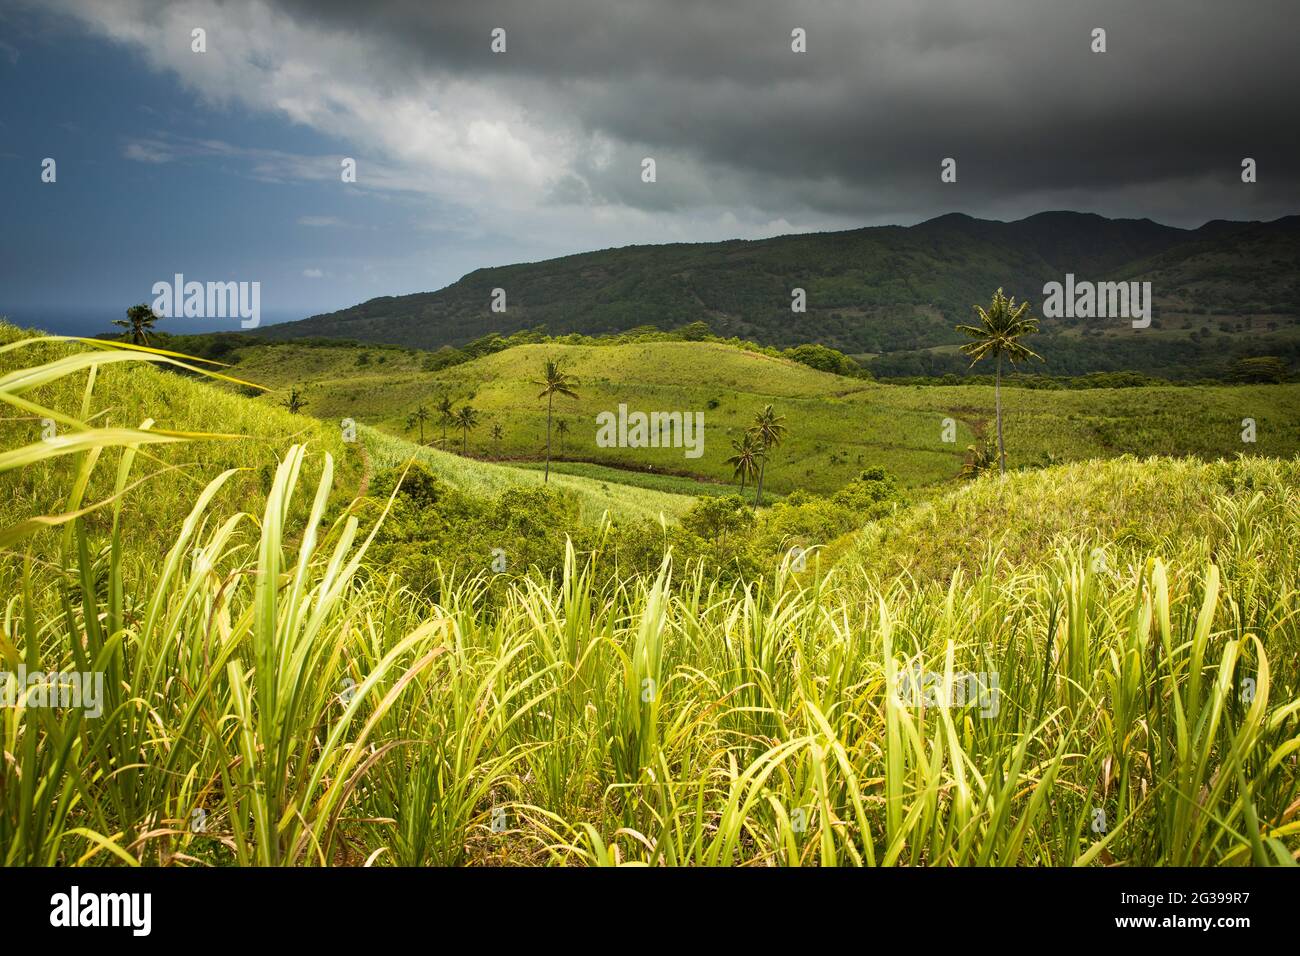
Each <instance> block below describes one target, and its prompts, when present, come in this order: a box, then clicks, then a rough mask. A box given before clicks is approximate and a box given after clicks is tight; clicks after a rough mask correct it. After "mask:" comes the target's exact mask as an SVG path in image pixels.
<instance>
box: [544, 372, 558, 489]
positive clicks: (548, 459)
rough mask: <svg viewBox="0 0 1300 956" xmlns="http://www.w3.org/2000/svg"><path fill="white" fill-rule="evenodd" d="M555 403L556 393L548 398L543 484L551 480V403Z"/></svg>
mask: <svg viewBox="0 0 1300 956" xmlns="http://www.w3.org/2000/svg"><path fill="white" fill-rule="evenodd" d="M554 401H555V395H554V393H552V394H550V395H547V396H546V476H545V477H544V478H542V484H547V483H548V482H550V480H551V403H552V402H554Z"/></svg>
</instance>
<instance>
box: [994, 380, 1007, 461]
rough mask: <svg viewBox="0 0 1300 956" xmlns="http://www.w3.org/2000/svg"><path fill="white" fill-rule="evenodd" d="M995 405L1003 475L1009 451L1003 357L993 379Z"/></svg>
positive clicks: (999, 454)
mask: <svg viewBox="0 0 1300 956" xmlns="http://www.w3.org/2000/svg"><path fill="white" fill-rule="evenodd" d="M993 405H994V407H995V408H996V409H997V419H998V467H999V468H1000V469H1001V474H1003V475H1005V474H1006V473H1007V449H1006V446H1005V445H1003V444H1002V356H1001V355H999V356H998V371H997V375H996V376H995V377H994V379H993Z"/></svg>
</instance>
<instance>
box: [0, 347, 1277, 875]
mask: <svg viewBox="0 0 1300 956" xmlns="http://www.w3.org/2000/svg"><path fill="white" fill-rule="evenodd" d="M0 334H2V335H3V341H4V343H5V346H4V347H5V349H6V350H5V351H3V352H0V363H3V364H0V402H3V403H4V404H5V405H6V407H8V408H9V409H10V410H11V414H12V415H13V416H14V417H12V418H10V419H7V420H6V421H4V422H3V423H0V427H3V428H4V432H3V433H2V435H3V438H4V444H3V446H0V447H2V448H3V450H0V476H3V477H4V480H5V481H6V484H7V487H8V488H9V489H11V491H12V492H13V493H12V494H11V495H10V496H7V497H6V500H5V502H4V504H3V508H4V509H5V510H4V512H3V521H2V522H0V529H4V530H3V532H2V533H3V535H4V540H3V542H0V544H3V546H4V547H5V548H6V550H5V551H3V552H2V553H0V593H3V594H5V595H6V600H5V603H4V608H3V629H2V630H0V656H2V657H3V667H2V668H0V669H3V670H4V671H5V672H6V677H5V680H6V685H5V688H4V689H5V692H6V693H7V694H8V693H10V692H12V693H13V694H14V695H15V699H16V703H17V702H21V705H20V706H12V707H6V708H3V709H2V710H0V733H3V735H4V752H5V755H6V766H7V770H6V773H5V774H4V776H3V777H0V850H2V851H3V854H4V862H5V863H6V864H7V865H50V864H89V865H109V864H112V865H123V864H157V865H214V866H223V865H231V864H241V865H247V864H261V865H268V866H275V865H320V866H327V865H362V864H370V865H379V866H385V865H412V866H419V865H429V864H442V865H455V864H466V863H480V864H490V863H498V864H500V863H507V864H543V865H547V864H579V865H582V864H587V865H609V864H616V863H647V864H656V865H685V864H711V865H730V864H739V865H805V864H821V865H836V864H845V865H860V864H865V865H971V864H974V865H990V864H992V865H1102V864H1106V865H1174V866H1181V865H1245V864H1254V865H1260V866H1264V865H1293V864H1294V862H1295V859H1296V857H1297V855H1300V819H1297V807H1298V806H1300V804H1298V803H1297V799H1296V798H1297V793H1298V792H1300V772H1298V771H1297V767H1296V763H1295V760H1294V759H1293V758H1294V754H1295V752H1296V750H1297V748H1300V613H1297V606H1296V601H1297V595H1298V594H1300V536H1298V535H1297V534H1296V530H1297V527H1298V526H1300V459H1292V460H1281V459H1278V458H1257V457H1252V458H1243V459H1240V460H1231V461H1228V460H1225V461H1219V462H1214V463H1203V462H1198V461H1195V460H1187V459H1184V460H1174V459H1170V458H1151V459H1149V460H1144V461H1135V460H1120V461H1113V462H1088V463H1081V464H1075V465H1067V466H1054V467H1051V468H1046V469H1043V470H1037V471H1031V472H1028V473H1023V474H1011V475H1008V476H1007V477H1005V478H1001V477H997V476H992V475H990V476H987V477H984V478H982V479H980V480H978V481H975V482H973V483H971V484H969V485H965V486H961V487H959V488H957V489H956V490H952V491H949V492H946V493H944V494H943V495H940V496H938V497H937V498H934V499H933V500H930V501H924V502H920V503H916V504H909V502H908V500H907V497H906V494H905V492H904V491H902V490H901V489H900V487H899V484H898V483H897V482H896V481H895V480H894V479H893V478H892V477H891V476H890V475H889V474H888V473H887V472H886V471H885V470H884V469H881V468H866V469H860V470H859V472H858V473H857V474H856V475H855V476H853V478H852V479H851V480H849V481H847V482H844V483H843V484H842V485H841V487H840V488H839V489H837V490H836V491H835V492H834V493H832V494H830V495H828V496H819V495H813V494H810V493H809V492H808V491H807V490H802V489H801V490H796V491H794V492H792V493H791V494H789V495H788V496H787V497H786V498H785V499H784V500H783V501H780V502H778V503H776V504H774V505H773V506H772V507H770V508H769V509H767V510H766V511H764V512H760V513H758V514H757V515H756V514H755V513H754V511H753V510H752V509H751V508H750V507H749V506H748V503H747V502H746V501H744V500H743V499H741V498H740V497H739V496H735V495H728V496H720V497H713V498H708V499H702V500H700V501H698V502H693V500H692V499H689V498H681V497H679V496H672V495H666V494H663V493H661V492H654V491H647V490H644V489H627V488H621V489H620V492H619V495H613V494H611V495H610V498H609V500H610V503H611V505H612V507H611V508H610V514H609V515H608V516H605V515H604V513H603V511H604V510H605V509H601V512H602V513H601V514H597V515H595V516H594V517H593V516H592V515H591V512H593V511H595V510H596V509H597V508H599V506H600V504H601V503H602V502H601V498H600V495H599V494H597V489H598V488H599V483H598V482H595V481H591V480H590V479H582V478H577V477H574V476H570V475H564V474H561V473H557V474H555V475H554V476H552V480H551V481H550V483H549V485H544V484H543V482H544V477H543V476H542V475H538V474H537V473H536V472H532V471H527V470H523V469H515V468H510V467H507V466H503V465H497V464H487V463H483V462H478V461H474V460H471V459H468V458H465V457H462V456H457V455H453V454H450V453H448V452H444V451H440V450H438V449H433V448H425V447H420V446H416V445H414V444H413V443H411V442H407V441H405V440H404V439H402V438H399V437H396V436H394V435H391V434H385V433H382V432H379V431H376V430H374V429H371V428H367V427H366V426H364V425H362V426H361V427H360V428H359V429H358V434H357V438H358V441H356V442H345V441H343V439H342V437H341V436H340V434H339V433H340V429H338V428H337V427H335V425H334V424H333V423H322V422H317V421H315V420H314V419H311V418H308V417H307V416H305V415H292V414H290V413H289V412H288V411H287V410H284V409H280V408H277V407H275V405H274V404H273V401H274V399H275V396H271V398H270V399H267V400H256V399H250V398H247V397H243V396H241V395H237V394H230V393H229V392H225V391H221V390H219V389H218V388H216V387H214V386H212V385H209V384H207V383H205V382H203V381H200V380H198V379H197V378H195V377H192V376H197V375H200V374H204V373H202V372H201V370H200V369H199V368H198V367H196V366H194V365H193V364H191V363H187V365H188V368H189V371H188V372H187V375H188V376H191V377H186V376H182V375H181V374H175V373H171V372H163V371H159V370H156V369H153V368H148V367H144V366H145V363H148V364H155V365H159V366H162V367H172V368H176V367H177V366H175V365H173V364H172V363H173V362H175V361H177V360H175V359H172V358H170V357H168V356H163V355H159V354H157V353H141V352H138V351H124V350H121V349H116V348H111V347H109V346H100V347H98V348H89V347H87V346H86V345H85V344H77V343H66V342H38V343H32V342H30V340H25V339H23V338H22V337H21V335H20V333H17V332H16V331H15V330H12V329H10V328H8V327H3V328H0ZM706 347H707V346H706ZM714 364H715V365H721V364H723V363H721V362H720V361H718V362H715V363H714ZM533 367H534V368H535V367H536V366H535V365H534V366H533ZM808 371H809V373H811V370H808ZM206 374H209V375H210V374H213V373H211V372H208V373H206ZM811 374H821V373H811ZM240 387H242V386H240ZM314 387H315V386H314ZM875 388H879V387H875ZM1277 388H1278V387H1277V386H1255V387H1253V388H1252V389H1247V390H1244V391H1246V392H1249V393H1252V394H1253V393H1258V394H1261V395H1266V394H1270V389H1271V390H1276V389H1277ZM873 390H874V389H873ZM486 391H487V386H486V385H482V386H481V388H480V396H481V395H482V394H483V393H485V392H486ZM895 391H898V392H902V393H905V394H911V393H913V391H914V390H913V389H895ZM984 391H987V390H984ZM1122 391H1123V393H1124V394H1127V395H1129V396H1130V397H1131V396H1132V395H1133V394H1134V392H1133V390H1122ZM1152 391H1154V390H1152ZM1174 391H1177V393H1178V394H1179V395H1180V396H1183V397H1186V396H1188V395H1190V394H1194V392H1193V390H1187V389H1183V390H1174ZM1225 391H1230V392H1232V391H1235V390H1225ZM1022 394H1023V395H1024V396H1026V397H1030V398H1040V397H1042V396H1041V395H1039V394H1037V393H1030V392H1022ZM1043 394H1052V395H1053V397H1055V393H1043ZM1144 394H1145V392H1144ZM523 396H524V397H523V402H524V403H525V404H527V405H528V407H535V406H534V405H533V403H534V402H535V398H533V393H532V392H531V391H529V392H524V393H523ZM322 400H323V401H325V400H328V399H324V398H323V399H322ZM478 400H479V399H477V398H476V401H478ZM789 401H790V403H791V404H794V398H793V397H790V399H789ZM773 404H776V403H775V402H774V403H773ZM146 408H152V411H151V412H146V413H144V414H141V412H142V410H143V409H146ZM753 411H754V410H753V409H751V410H750V413H749V414H750V415H752V414H753ZM1009 411H1010V415H1009V419H1008V421H1009V423H1011V422H1014V421H1015V417H1016V416H1015V410H1014V408H1012V409H1010V410H1009ZM155 413H156V414H155ZM42 418H50V419H51V420H53V421H55V422H56V423H57V425H58V435H57V436H56V438H57V440H55V441H44V440H42V439H43V437H44V436H43V435H42V433H41V419H42ZM153 418H156V419H157V420H156V422H155V421H150V419H153ZM214 425H219V426H220V427H219V428H218V427H213V426H214ZM137 426H139V427H137ZM244 429H247V431H248V434H249V435H250V436H255V437H251V438H242V439H236V438H225V437H221V434H218V432H221V433H222V434H226V433H229V434H235V433H238V432H239V431H242V430H244ZM797 432H798V429H795V428H792V429H791V431H790V432H789V433H788V436H787V442H794V441H796V440H797V438H798V434H797ZM412 458H414V459H415V461H414V462H413V463H412V461H411V459H412ZM181 463H184V464H185V466H186V467H185V468H184V469H180V468H178V467H176V466H177V465H179V464H181ZM141 481H143V483H140V482H141ZM673 500H676V501H678V502H681V503H683V504H685V505H686V506H687V507H684V508H682V510H681V511H680V512H678V513H679V514H680V518H681V520H680V524H679V525H674V524H672V523H670V522H668V521H663V520H660V519H659V518H658V516H656V515H650V514H646V512H647V511H650V510H653V509H652V508H650V507H649V506H648V505H647V502H655V501H661V502H669V501H673ZM635 506H640V508H641V512H640V513H639V514H638V513H634V512H633V511H632V509H633V508H634V507H635ZM87 509H89V510H87ZM589 519H590V520H589ZM864 526H865V528H864ZM859 529H863V530H859ZM15 546H16V547H15ZM493 549H499V551H497V552H494V551H493ZM19 667H23V668H26V671H27V672H28V673H35V672H52V671H61V672H85V673H99V674H102V675H103V677H104V680H103V683H102V696H101V698H100V703H101V704H102V712H101V713H99V714H97V715H94V716H92V715H91V714H90V713H89V712H88V711H87V709H86V708H83V707H76V706H41V704H42V703H44V702H43V701H42V700H41V692H40V690H39V688H38V687H33V688H24V689H23V691H22V692H21V693H20V692H19V691H18V689H17V687H16V678H15V677H13V676H10V675H12V674H14V673H16V672H18V669H19ZM1098 812H1100V813H1101V814H1102V815H1103V816H1104V819H1105V820H1106V826H1105V827H1104V832H1103V833H1098V832H1096V829H1095V821H1096V820H1097V814H1098Z"/></svg>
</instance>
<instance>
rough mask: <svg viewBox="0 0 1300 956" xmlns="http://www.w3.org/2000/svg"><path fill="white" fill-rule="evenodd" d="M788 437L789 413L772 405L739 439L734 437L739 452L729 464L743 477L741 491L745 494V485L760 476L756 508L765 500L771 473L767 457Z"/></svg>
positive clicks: (757, 486)
mask: <svg viewBox="0 0 1300 956" xmlns="http://www.w3.org/2000/svg"><path fill="white" fill-rule="evenodd" d="M784 438H785V416H784V415H778V414H777V413H776V410H775V409H773V408H772V406H771V405H766V406H764V407H763V410H762V411H761V412H759V413H758V414H757V415H755V416H754V421H753V422H752V423H750V426H749V427H748V428H747V429H745V434H744V435H742V436H741V437H740V438H739V439H734V438H733V439H732V440H731V447H732V450H734V451H735V454H734V455H732V456H731V457H730V458H728V459H727V464H728V465H731V466H732V468H733V469H734V470H733V471H732V477H735V478H739V479H740V494H741V495H742V496H743V495H744V494H745V485H746V484H748V482H749V480H750V479H751V478H756V479H757V481H756V482H755V486H756V488H757V493H756V494H755V495H754V507H755V508H757V507H759V506H760V505H761V504H762V503H763V476H764V475H765V474H766V473H767V460H768V458H769V457H770V454H771V452H772V451H774V450H775V449H777V448H778V447H780V445H781V442H782V440H783V439H784Z"/></svg>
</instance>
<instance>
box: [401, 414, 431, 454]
mask: <svg viewBox="0 0 1300 956" xmlns="http://www.w3.org/2000/svg"><path fill="white" fill-rule="evenodd" d="M429 417H430V416H429V410H428V409H427V408H425V407H424V406H423V405H421V406H419V407H418V408H417V409H416V410H415V411H413V412H411V414H410V415H408V416H407V419H406V427H407V428H414V427H415V426H416V424H417V423H418V424H419V426H420V444H421V445H423V444H424V423H425V422H427V421H428V420H429Z"/></svg>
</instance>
